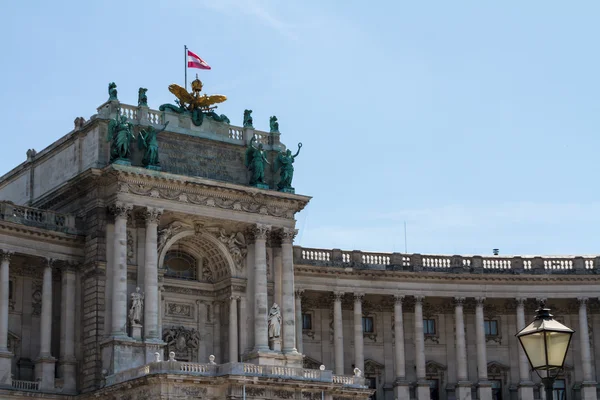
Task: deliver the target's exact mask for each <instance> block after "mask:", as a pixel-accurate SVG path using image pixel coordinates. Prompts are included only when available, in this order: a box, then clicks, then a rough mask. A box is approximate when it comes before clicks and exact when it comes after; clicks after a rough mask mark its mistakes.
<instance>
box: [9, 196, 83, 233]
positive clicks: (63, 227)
mask: <svg viewBox="0 0 600 400" xmlns="http://www.w3.org/2000/svg"><path fill="white" fill-rule="evenodd" d="M0 220H4V221H10V222H16V223H19V224H23V225H30V226H37V227H40V228H45V229H50V230H55V231H60V232H69V233H76V229H75V217H74V216H72V215H67V214H60V213H57V212H54V211H50V210H40V209H37V208H30V207H25V206H17V205H14V204H12V203H8V202H0Z"/></svg>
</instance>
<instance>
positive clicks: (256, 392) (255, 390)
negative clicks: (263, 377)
mask: <svg viewBox="0 0 600 400" xmlns="http://www.w3.org/2000/svg"><path fill="white" fill-rule="evenodd" d="M246 395H248V396H250V397H264V395H265V388H262V387H254V386H246Z"/></svg>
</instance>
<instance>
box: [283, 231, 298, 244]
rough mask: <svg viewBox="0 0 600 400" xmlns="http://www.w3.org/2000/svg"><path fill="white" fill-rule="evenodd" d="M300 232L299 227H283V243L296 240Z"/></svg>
mask: <svg viewBox="0 0 600 400" xmlns="http://www.w3.org/2000/svg"><path fill="white" fill-rule="evenodd" d="M297 234H298V229H293V228H283V229H281V232H280V235H281V243H286V244H292V243H293V242H294V238H295V237H296V235H297Z"/></svg>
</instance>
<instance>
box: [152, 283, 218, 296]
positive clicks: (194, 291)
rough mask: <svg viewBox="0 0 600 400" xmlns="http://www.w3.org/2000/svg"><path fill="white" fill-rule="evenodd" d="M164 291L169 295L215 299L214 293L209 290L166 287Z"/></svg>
mask: <svg viewBox="0 0 600 400" xmlns="http://www.w3.org/2000/svg"><path fill="white" fill-rule="evenodd" d="M164 290H165V292H167V293H177V294H187V295H192V296H204V297H213V292H211V291H208V290H201V289H193V288H186V287H179V286H170V285H165V286H164Z"/></svg>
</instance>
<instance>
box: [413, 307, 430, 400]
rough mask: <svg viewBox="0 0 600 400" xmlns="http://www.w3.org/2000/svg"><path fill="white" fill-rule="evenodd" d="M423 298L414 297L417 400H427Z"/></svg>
mask: <svg viewBox="0 0 600 400" xmlns="http://www.w3.org/2000/svg"><path fill="white" fill-rule="evenodd" d="M424 299H425V298H424V297H423V296H415V361H416V364H417V365H416V368H417V400H429V385H428V384H427V376H426V375H425V337H424V336H423V300H424Z"/></svg>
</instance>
